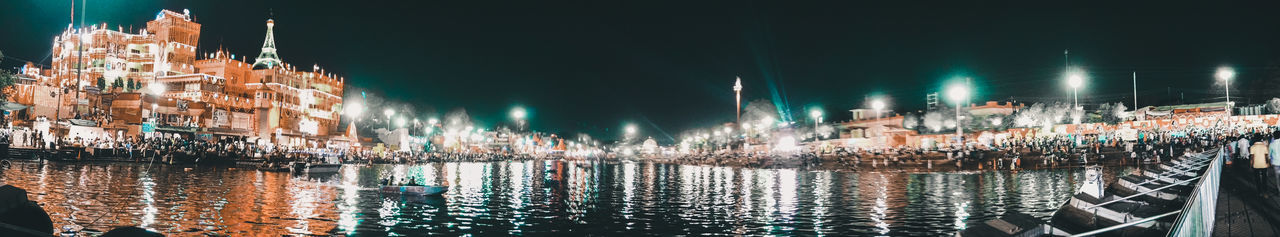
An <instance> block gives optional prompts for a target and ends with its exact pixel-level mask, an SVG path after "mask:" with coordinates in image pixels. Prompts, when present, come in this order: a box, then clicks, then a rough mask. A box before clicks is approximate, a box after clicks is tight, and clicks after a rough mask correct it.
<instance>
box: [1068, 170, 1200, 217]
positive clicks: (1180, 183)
mask: <svg viewBox="0 0 1280 237" xmlns="http://www.w3.org/2000/svg"><path fill="white" fill-rule="evenodd" d="M1199 178H1200V177H1195V178H1191V179H1188V180H1183V181H1179V182H1177V183H1173V184H1169V185H1165V186H1163V187H1159V188H1155V189H1151V190H1147V191H1146V192H1141V193H1138V194H1134V195H1129V196H1127V197H1123V198H1119V199H1115V200H1111V201H1106V202H1103V203H1098V204H1094V205H1092V206H1089V207H1085V208H1084V210H1089V209H1094V208H1098V207H1101V206H1106V205H1107V204H1112V203H1116V202H1120V201H1124V200H1129V199H1132V198H1135V197H1141V196H1142V195H1147V194H1149V193H1152V192H1158V191H1160V190H1164V189H1166V188H1171V187H1174V186H1178V185H1182V184H1185V183H1188V182H1191V181H1194V180H1196V179H1199ZM1202 182H1203V180H1202Z"/></svg>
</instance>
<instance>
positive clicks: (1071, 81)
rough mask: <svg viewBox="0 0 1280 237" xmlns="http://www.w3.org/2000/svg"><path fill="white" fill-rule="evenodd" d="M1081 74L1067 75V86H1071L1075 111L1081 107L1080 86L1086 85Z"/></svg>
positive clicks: (1070, 73) (1072, 73)
mask: <svg viewBox="0 0 1280 237" xmlns="http://www.w3.org/2000/svg"><path fill="white" fill-rule="evenodd" d="M1080 74H1081V73H1080V72H1069V73H1068V74H1067V85H1068V86H1071V97H1073V98H1074V101H1075V103H1073V104H1074V105H1075V107H1072V109H1075V108H1077V107H1080V86H1082V85H1084V76H1083V75H1080Z"/></svg>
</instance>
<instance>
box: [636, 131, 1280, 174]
mask: <svg viewBox="0 0 1280 237" xmlns="http://www.w3.org/2000/svg"><path fill="white" fill-rule="evenodd" d="M1231 131H1235V130H1233V129H1228V128H1211V129H1204V128H1187V129H1179V130H1129V131H1106V132H1101V133H1091V134H1052V135H1040V136H1005V137H1002V138H1000V139H989V138H985V139H966V141H965V142H963V143H960V142H953V143H945V144H941V143H940V144H933V145H929V146H907V145H899V146H893V147H844V146H830V145H826V146H824V145H823V143H821V142H810V143H809V144H810V145H803V144H802V145H801V147H803V148H801V149H798V151H791V152H770V151H765V150H754V151H743V149H720V150H713V151H695V152H689V153H684V154H675V155H670V154H668V155H637V156H635V159H639V160H650V161H657V162H669V163H683V164H715V165H736V166H745V167H770V166H780V165H781V166H790V167H819V168H835V169H865V168H927V169H932V168H934V167H935V166H938V165H949V166H954V167H955V168H956V169H1021V168H1037V167H1059V166H1071V165H1090V164H1104V165H1109V164H1114V165H1120V164H1142V163H1160V162H1165V161H1168V160H1169V159H1172V158H1173V157H1176V156H1180V155H1182V154H1183V153H1185V152H1186V151H1187V150H1189V149H1190V150H1196V151H1198V150H1203V149H1205V147H1208V146H1213V145H1220V144H1221V143H1220V142H1219V141H1221V140H1222V139H1225V138H1226V137H1227V136H1229V134H1233V133H1231ZM961 144H963V145H961ZM752 146H753V147H758V148H759V147H763V146H760V145H752ZM744 147H749V146H744ZM1278 171H1280V170H1278Z"/></svg>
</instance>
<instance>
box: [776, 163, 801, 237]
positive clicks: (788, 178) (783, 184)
mask: <svg viewBox="0 0 1280 237" xmlns="http://www.w3.org/2000/svg"><path fill="white" fill-rule="evenodd" d="M797 188H798V187H797V186H796V170H794V169H782V170H778V193H779V196H780V198H779V202H778V204H779V209H778V214H780V216H779V219H781V220H782V221H784V222H791V221H792V220H791V219H792V218H793V217H794V216H795V214H796V203H797V202H798V201H799V200H797V199H796V197H797V195H796V189H797ZM786 228H792V227H790V226H788V227H786Z"/></svg>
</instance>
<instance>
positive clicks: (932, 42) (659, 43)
mask: <svg viewBox="0 0 1280 237" xmlns="http://www.w3.org/2000/svg"><path fill="white" fill-rule="evenodd" d="M4 2H5V3H4V4H3V6H4V7H0V23H3V24H0V50H2V51H3V52H4V54H5V55H6V56H8V57H7V58H6V59H5V61H4V64H3V66H4V68H13V67H15V66H16V65H18V63H20V61H22V60H30V61H36V62H41V63H45V64H47V63H48V62H49V51H50V48H51V47H50V42H51V41H52V39H53V36H54V35H56V34H58V33H59V32H60V31H61V30H62V29H63V28H65V27H66V25H67V24H68V23H69V16H68V13H69V8H70V6H69V4H70V2H69V1H54V0H6V1H4ZM388 2H394V3H388ZM799 2H802V1H779V2H760V1H724V2H718V1H675V2H654V1H514V2H512V3H504V2H491V1H425V2H419V1H323V0H321V1H315V0H312V1H157V0H142V1H138V0H131V1H120V0H111V1H107V0H97V1H94V0H90V1H89V5H88V6H89V9H88V14H87V16H88V18H87V21H86V22H88V23H102V22H106V23H107V24H108V25H110V26H111V27H112V28H114V27H115V26H117V25H122V26H124V27H125V28H128V27H129V26H130V25H132V26H133V27H134V28H135V29H137V28H140V27H142V26H145V22H146V21H148V20H150V19H152V18H153V17H154V16H155V13H156V12H157V11H159V10H160V9H171V10H175V11H179V12H181V11H182V9H190V11H191V13H192V14H193V15H194V16H195V20H196V21H197V22H199V23H201V24H202V25H203V30H202V34H201V40H200V49H201V52H209V51H212V50H215V49H217V48H218V47H223V48H226V49H228V50H229V51H231V52H232V53H235V54H236V55H250V62H252V57H253V56H254V55H257V54H258V52H259V48H260V47H261V45H262V40H263V34H264V31H265V27H266V26H265V21H266V19H267V18H268V17H269V14H271V13H272V12H274V16H275V17H274V18H275V20H276V29H275V30H276V43H277V45H278V47H279V52H280V55H281V57H282V58H283V59H284V61H286V62H288V63H291V64H294V65H296V66H297V67H298V68H299V69H304V68H305V69H308V70H309V69H310V67H309V66H310V65H312V64H319V65H320V66H321V67H324V68H326V69H327V70H328V71H332V72H336V73H338V74H340V75H343V76H345V77H346V78H347V82H348V85H347V86H348V91H347V97H348V98H352V97H357V96H358V95H359V93H360V91H366V92H367V93H369V94H371V95H379V96H385V97H387V98H389V99H392V100H398V101H403V102H405V103H408V104H413V105H415V106H417V113H418V114H421V115H422V116H423V118H424V119H425V117H427V116H430V115H437V116H441V115H442V114H443V113H445V112H448V111H449V110H452V109H454V108H466V109H467V111H468V112H469V113H470V114H471V116H472V117H473V118H476V119H478V120H480V121H481V122H482V124H487V125H493V124H498V123H501V122H504V121H506V120H507V111H508V109H509V108H511V106H513V105H523V106H525V107H527V108H530V109H532V110H533V111H532V112H533V113H532V116H533V117H532V120H531V121H530V122H531V124H532V127H533V128H534V129H536V130H543V131H553V132H560V133H562V134H568V135H572V134H575V133H577V132H587V133H590V134H593V135H596V136H597V137H603V138H606V139H608V138H611V137H613V136H616V135H618V134H619V133H620V132H619V131H620V130H621V129H620V128H621V127H622V124H624V123H627V122H634V123H636V124H638V125H640V126H641V129H642V132H643V133H644V134H645V135H648V136H653V137H654V138H658V139H659V140H660V141H663V142H670V141H669V140H667V139H666V138H667V134H669V135H671V136H677V135H678V133H679V132H680V131H682V130H686V129H690V128H695V127H704V126H709V125H713V124H718V123H723V122H730V121H732V120H733V90H732V84H733V80H734V77H736V76H741V77H742V79H743V84H744V86H745V88H746V89H745V90H744V93H743V97H744V98H743V101H744V103H746V102H747V101H751V100H755V99H773V95H772V94H771V93H770V88H773V89H776V91H777V92H778V93H777V94H778V98H783V99H785V101H786V106H789V108H790V109H791V110H792V113H793V114H794V116H795V119H798V120H799V119H804V118H803V116H805V114H807V112H804V111H805V110H807V109H808V108H810V107H812V106H821V107H822V108H824V109H825V110H826V111H827V114H829V117H828V119H827V120H828V121H831V120H846V119H848V118H849V115H848V113H847V112H845V111H847V110H849V109H852V108H854V107H861V106H862V105H863V104H864V103H866V101H865V100H864V98H866V97H867V96H874V95H885V96H888V97H889V99H890V101H891V102H890V108H892V109H894V110H897V111H914V110H918V109H922V108H923V107H924V96H925V94H926V93H928V92H932V91H937V90H939V89H940V88H942V87H943V86H944V85H945V83H946V82H948V81H950V80H952V79H953V78H958V77H971V78H973V80H974V83H975V85H977V86H978V87H979V89H978V90H979V91H978V94H977V98H975V99H974V101H975V102H976V101H984V100H1007V99H1011V98H1012V99H1015V100H1019V101H1055V100H1065V101H1069V100H1070V99H1071V97H1070V96H1071V92H1070V90H1069V89H1067V87H1066V86H1065V83H1064V82H1062V81H1063V80H1062V79H1061V78H1062V76H1061V74H1062V71H1063V68H1064V63H1065V62H1064V58H1063V51H1064V50H1069V51H1070V63H1071V64H1072V65H1073V66H1079V67H1082V68H1083V69H1084V70H1086V71H1088V73H1089V76H1088V77H1089V79H1088V82H1086V85H1085V87H1086V88H1085V89H1084V90H1082V92H1081V95H1080V96H1081V100H1082V103H1085V104H1090V105H1092V104H1097V103H1101V102H1116V101H1123V102H1125V104H1126V105H1128V106H1130V107H1132V101H1133V99H1132V93H1133V92H1132V91H1131V90H1132V87H1131V86H1132V85H1131V83H1132V81H1131V78H1132V73H1133V72H1135V71H1136V72H1137V76H1138V87H1139V88H1138V90H1139V98H1140V99H1141V100H1140V104H1142V105H1144V106H1145V105H1155V104H1167V103H1177V102H1178V101H1177V99H1182V100H1183V101H1185V102H1188V103H1191V102H1205V101H1216V100H1220V99H1221V98H1222V87H1221V85H1216V84H1214V83H1215V81H1214V80H1213V78H1212V74H1213V71H1214V70H1215V68H1217V67H1218V66H1223V65H1228V66H1233V67H1235V68H1236V71H1237V72H1238V77H1237V80H1236V81H1234V82H1233V84H1232V85H1233V88H1234V89H1233V91H1232V95H1233V96H1238V95H1239V96H1246V97H1250V98H1247V99H1252V100H1247V101H1249V102H1254V103H1257V102H1260V100H1261V99H1264V98H1270V97H1274V96H1275V95H1280V94H1276V93H1269V92H1268V91H1264V90H1261V89H1260V88H1265V86H1258V85H1271V84H1276V83H1272V82H1275V81H1276V78H1277V77H1276V75H1280V73H1277V71H1280V70H1277V69H1276V68H1277V66H1276V65H1280V63H1277V62H1280V54H1277V52H1280V14H1277V11H1275V9H1277V6H1276V5H1265V6H1264V5H1245V4H1231V5H1190V4H1188V5H1167V3H1165V2H1157V1H1153V2H1150V3H1133V4H1132V5H1118V4H1116V3H1111V2H1106V3H1081V2H1077V1H1070V2H1068V1H1055V2H1053V3H1052V4H1047V2H1046V3H1044V4H1046V5H1009V4H991V5H983V4H976V2H978V1H964V4H957V5H936V4H928V5H925V4H923V3H924V2H925V1H900V2H908V3H907V4H908V5H871V4H861V3H853V2H855V1H838V2H839V3H799ZM803 2H807V1H803ZM1037 2H1039V1H1037ZM396 4H401V5H396ZM916 4H919V5H916ZM1212 4H1220V3H1212ZM770 85H772V86H770ZM1235 90H1239V91H1235ZM1214 97H1217V98H1216V99H1215V98H1214ZM1241 99H1242V100H1245V99H1246V98H1241ZM774 102H778V103H781V101H777V100H775V101H774Z"/></svg>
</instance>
